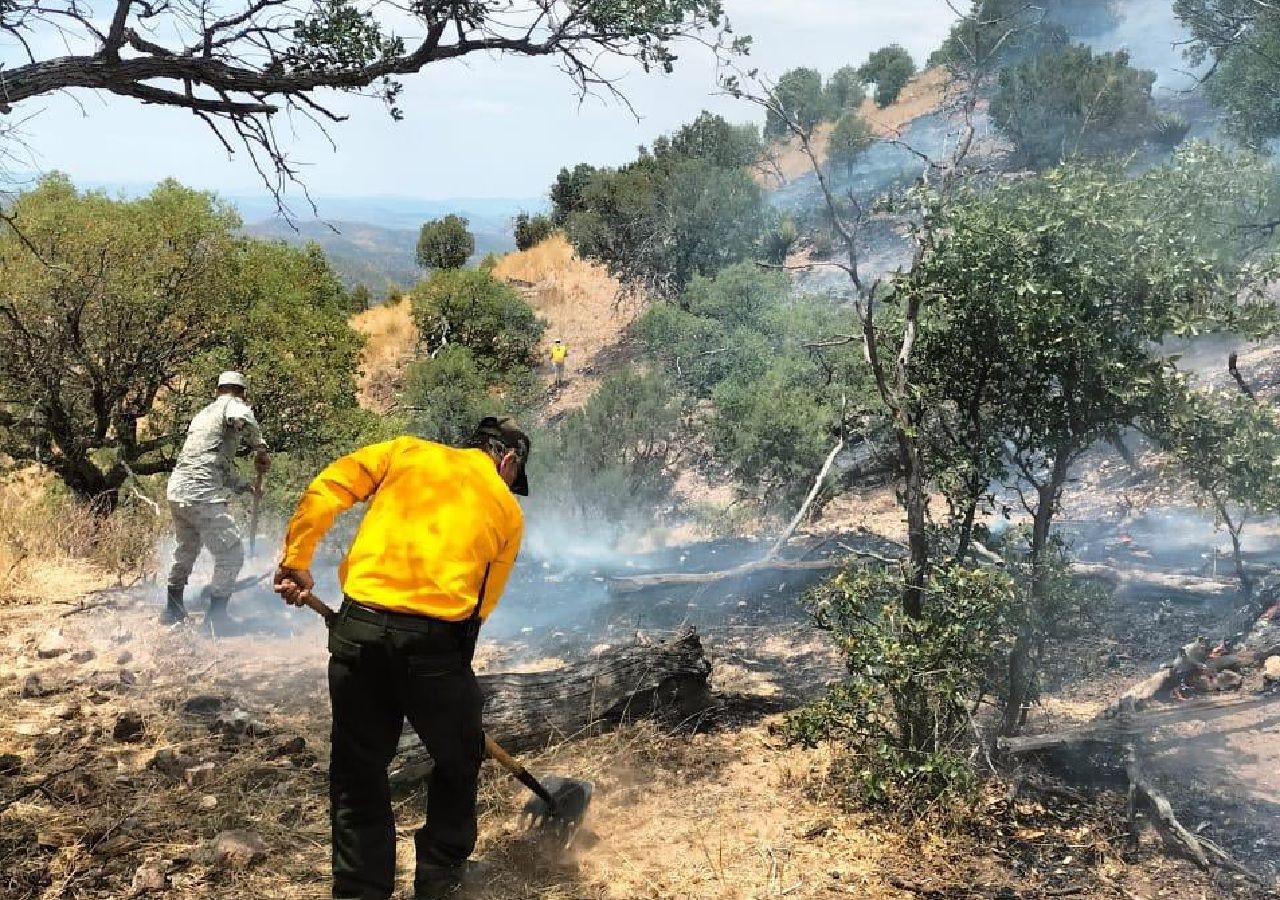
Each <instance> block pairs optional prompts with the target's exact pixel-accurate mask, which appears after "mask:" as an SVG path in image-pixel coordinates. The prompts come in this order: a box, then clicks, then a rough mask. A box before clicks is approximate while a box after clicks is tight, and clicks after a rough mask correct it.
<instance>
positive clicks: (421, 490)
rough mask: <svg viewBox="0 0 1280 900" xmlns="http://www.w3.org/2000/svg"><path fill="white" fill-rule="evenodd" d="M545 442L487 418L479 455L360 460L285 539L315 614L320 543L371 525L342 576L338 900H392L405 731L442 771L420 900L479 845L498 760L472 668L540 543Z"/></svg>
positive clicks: (432, 797) (341, 465)
mask: <svg viewBox="0 0 1280 900" xmlns="http://www.w3.org/2000/svg"><path fill="white" fill-rule="evenodd" d="M529 450H530V444H529V438H528V437H527V436H526V435H525V434H524V433H523V432H522V431H520V430H519V429H518V428H517V427H516V426H515V425H514V424H513V423H512V422H511V420H510V419H495V418H486V419H484V420H483V421H482V422H481V423H480V425H479V426H478V427H477V428H476V431H475V434H474V435H473V436H472V438H471V440H470V441H469V442H468V445H467V447H466V448H465V449H454V448H451V447H445V446H442V445H440V444H434V443H431V442H429V441H424V440H420V439H418V438H414V437H402V438H398V439H396V440H393V441H388V442H386V443H382V444H374V445H372V446H369V447H365V448H363V449H361V450H357V451H356V452H354V453H352V454H350V455H349V456H344V457H342V458H341V459H339V460H338V461H336V462H334V463H333V464H331V465H330V466H329V467H328V468H326V469H325V470H324V471H323V472H321V473H320V474H319V476H317V477H316V479H315V480H314V481H312V482H311V484H310V486H309V487H308V488H307V490H306V492H305V493H304V494H303V496H302V500H301V502H300V503H299V504H298V509H297V511H296V512H295V513H294V515H293V519H292V520H291V521H290V522H289V529H288V532H287V534H286V535H285V548H284V558H283V560H282V561H281V563H280V568H279V569H278V570H277V572H276V576H275V586H276V591H277V592H278V593H280V594H281V595H282V596H283V597H284V599H285V600H286V602H288V603H291V604H293V605H295V606H298V605H301V604H302V602H303V598H304V597H305V596H306V593H307V592H308V591H310V590H311V588H312V587H313V586H314V580H313V578H312V576H311V571H310V569H311V560H312V556H313V555H314V553H315V549H316V544H317V543H318V542H319V540H320V538H321V537H322V536H323V535H324V533H325V532H326V531H328V530H329V528H330V526H332V525H333V522H334V519H335V518H337V516H338V514H339V513H341V512H343V511H344V510H346V509H349V508H350V507H352V506H353V505H355V504H356V503H360V502H365V501H367V502H368V504H369V508H368V511H367V512H366V513H365V516H364V520H363V521H362V522H361V523H360V528H359V531H358V532H357V533H356V537H355V540H354V541H353V542H352V544H351V547H350V549H349V550H348V551H347V555H346V558H345V559H344V560H343V561H342V565H341V566H340V567H339V569H338V574H339V577H340V579H341V581H342V591H343V595H344V598H343V603H342V608H341V610H339V612H338V615H337V617H336V618H335V620H334V622H333V624H332V627H331V629H330V632H329V653H330V656H329V696H330V700H331V704H332V707H333V731H332V734H331V738H330V741H331V746H332V754H331V758H330V763H329V802H330V823H331V826H332V830H333V896H334V897H335V898H350V900H375V898H378V900H380V898H389V897H391V895H392V893H393V891H394V890H395V851H396V831H395V816H394V814H393V812H392V808H391V793H390V788H389V786H388V782H387V766H388V765H389V764H390V763H391V758H392V756H393V755H394V754H395V752H396V745H397V743H398V742H399V740H400V731H401V729H402V727H403V725H404V720H405V719H406V718H408V720H409V724H410V725H412V726H413V729H414V731H416V732H417V733H418V736H419V737H420V738H422V743H423V744H424V745H425V746H426V749H427V752H428V753H430V754H431V758H432V760H434V762H435V767H434V768H433V769H432V772H431V780H430V783H429V785H428V793H427V821H426V824H425V825H424V826H423V827H422V829H421V830H419V831H418V832H417V834H416V835H415V841H414V842H415V845H416V849H417V866H416V869H415V876H414V897H415V900H434V898H439V897H448V896H451V895H452V894H453V893H454V892H456V891H457V890H458V889H459V887H460V885H461V883H462V873H463V866H464V865H465V863H466V860H467V857H469V856H470V855H471V851H472V850H474V849H475V844H476V784H477V779H478V777H479V772H480V763H481V762H482V760H483V758H484V731H483V728H482V725H481V721H480V714H481V707H482V705H483V704H482V700H481V696H480V688H479V685H478V684H477V683H476V678H475V673H474V672H473V671H472V669H471V657H472V654H473V653H474V651H475V645H476V639H477V637H478V636H479V633H480V624H481V622H482V621H483V620H484V619H485V618H486V617H488V615H489V613H491V612H492V611H493V608H494V607H495V606H497V604H498V600H499V599H500V598H501V596H502V592H503V589H504V588H505V587H506V584H507V579H508V577H509V576H510V575H511V569H512V567H513V566H514V565H515V561H516V554H517V553H518V552H519V550H520V540H521V537H522V535H523V530H524V517H523V513H522V512H521V509H520V504H519V503H517V502H516V499H515V497H514V496H513V494H520V495H527V494H528V493H529V482H528V478H527V477H526V475H525V464H526V463H527V462H528V459H529Z"/></svg>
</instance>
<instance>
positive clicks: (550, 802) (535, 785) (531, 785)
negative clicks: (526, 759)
mask: <svg viewBox="0 0 1280 900" xmlns="http://www.w3.org/2000/svg"><path fill="white" fill-rule="evenodd" d="M484 752H485V753H487V754H488V755H489V758H490V759H496V760H497V761H498V763H499V764H500V765H501V766H502V767H503V768H504V769H506V770H507V771H508V772H510V773H511V774H512V775H514V776H515V777H516V780H517V781H519V782H520V783H521V784H523V785H524V786H525V787H527V788H528V789H529V790H531V791H533V792H534V793H535V794H537V795H538V797H539V798H540V799H541V800H542V802H543V803H545V804H547V812H548V813H554V812H555V808H556V801H555V798H553V797H552V796H551V792H550V791H548V790H547V789H546V788H544V787H543V786H542V783H541V782H540V781H538V779H536V778H534V777H533V776H532V775H530V774H529V770H528V769H526V768H525V767H524V766H522V765H520V763H518V762H517V761H516V760H515V758H514V757H512V755H511V754H510V753H508V752H507V751H506V750H503V749H502V745H501V744H499V743H498V742H497V741H495V740H494V739H493V738H491V737H489V735H487V734H486V735H485V736H484Z"/></svg>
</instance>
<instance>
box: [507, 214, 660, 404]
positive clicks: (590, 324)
mask: <svg viewBox="0 0 1280 900" xmlns="http://www.w3.org/2000/svg"><path fill="white" fill-rule="evenodd" d="M493 274H494V275H495V276H496V277H498V278H501V279H503V280H505V281H508V282H510V283H511V284H513V285H515V286H516V287H518V288H520V289H521V291H522V292H523V293H524V295H525V299H527V300H528V301H529V304H530V305H531V306H532V307H533V308H534V309H535V310H536V311H537V313H538V315H539V316H540V317H541V318H542V319H544V320H545V321H546V323H547V331H546V336H545V339H544V346H543V348H542V358H543V360H544V361H548V360H549V354H550V348H551V342H552V341H554V340H555V339H556V338H560V339H561V340H563V341H564V342H565V344H566V345H567V346H568V348H569V358H568V361H567V364H566V370H567V376H568V380H569V383H568V385H567V386H566V387H565V388H564V389H562V390H560V391H558V392H555V393H554V394H553V395H552V396H551V397H550V398H549V401H548V404H547V408H546V409H545V410H544V414H545V415H547V416H553V415H555V414H557V413H560V412H563V411H564V410H568V409H575V408H577V407H580V406H582V405H583V404H584V403H586V401H587V399H588V398H589V397H590V396H591V395H592V394H593V393H594V392H595V389H596V387H597V386H598V384H599V381H600V376H601V375H602V374H604V372H603V371H602V370H603V369H604V368H605V365H606V364H605V362H604V360H603V358H602V357H603V356H604V355H605V354H606V353H607V352H608V351H610V350H612V349H613V348H615V347H616V346H617V345H618V343H619V341H620V339H621V338H622V335H623V333H624V332H625V331H626V329H627V327H628V326H629V325H630V324H631V323H632V322H633V321H635V319H636V316H637V315H639V313H640V312H642V311H643V309H644V304H643V303H642V302H641V301H639V300H637V299H635V298H631V297H624V296H623V293H622V288H621V285H620V284H619V283H618V281H617V280H616V279H615V278H613V277H611V276H610V275H609V273H608V272H607V271H606V270H605V269H604V267H603V266H599V265H596V264H594V263H590V262H586V261H585V260H582V259H579V258H578V255H577V254H576V253H575V252H574V250H573V247H572V246H571V245H570V244H569V241H568V240H567V239H566V238H565V237H564V235H562V234H559V233H557V234H554V235H552V236H551V237H549V238H548V239H547V240H545V241H543V242H542V243H540V244H538V245H537V246H535V247H531V248H530V249H528V250H523V251H520V252H517V253H511V254H508V255H507V256H504V257H503V258H502V259H500V260H499V261H498V265H497V266H496V267H495V268H494V270H493ZM546 368H547V369H548V372H547V374H548V376H549V375H550V372H549V369H550V366H549V364H548V365H547V366H546Z"/></svg>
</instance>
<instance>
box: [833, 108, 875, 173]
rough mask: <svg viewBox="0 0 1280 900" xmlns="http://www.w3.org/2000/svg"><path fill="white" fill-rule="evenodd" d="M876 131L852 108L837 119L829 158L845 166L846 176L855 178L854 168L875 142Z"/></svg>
mask: <svg viewBox="0 0 1280 900" xmlns="http://www.w3.org/2000/svg"><path fill="white" fill-rule="evenodd" d="M875 140H876V136H875V132H873V131H872V130H871V126H870V125H868V124H867V120H866V119H864V118H862V115H861V114H860V113H857V112H854V111H852V110H850V111H849V112H846V113H845V114H844V115H842V116H841V117H840V118H839V120H837V121H836V125H835V128H833V129H832V131H831V144H830V146H829V148H828V150H827V159H828V160H829V161H830V162H831V165H833V166H836V167H839V168H843V169H844V170H845V177H847V178H853V169H854V167H855V166H856V165H857V164H858V161H859V160H860V159H862V157H863V156H865V155H866V152H867V151H868V150H870V149H871V145H872V144H874V143H875Z"/></svg>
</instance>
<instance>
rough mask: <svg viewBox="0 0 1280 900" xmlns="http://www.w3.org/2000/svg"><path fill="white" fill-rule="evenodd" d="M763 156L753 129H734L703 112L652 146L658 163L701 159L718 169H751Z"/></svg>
mask: <svg viewBox="0 0 1280 900" xmlns="http://www.w3.org/2000/svg"><path fill="white" fill-rule="evenodd" d="M763 152H764V145H763V144H762V143H761V142H760V132H759V130H758V129H757V128H756V126H754V125H751V124H749V123H748V124H743V125H734V124H732V123H731V122H729V121H728V120H727V119H725V118H724V117H723V116H717V115H713V114H712V113H709V112H705V111H704V112H703V113H702V114H701V115H699V116H698V118H696V119H695V120H694V121H693V122H692V123H690V124H688V125H685V126H683V127H682V128H680V130H679V131H677V132H676V133H675V134H673V135H672V136H671V137H669V138H668V137H660V138H658V139H657V140H656V141H654V143H653V155H654V156H656V157H658V158H659V159H664V158H676V159H701V160H705V161H706V162H709V163H711V164H712V165H714V166H717V167H719V168H721V169H744V168H748V167H750V166H753V165H755V164H756V163H757V162H758V161H759V159H760V154H761V153H763Z"/></svg>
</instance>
